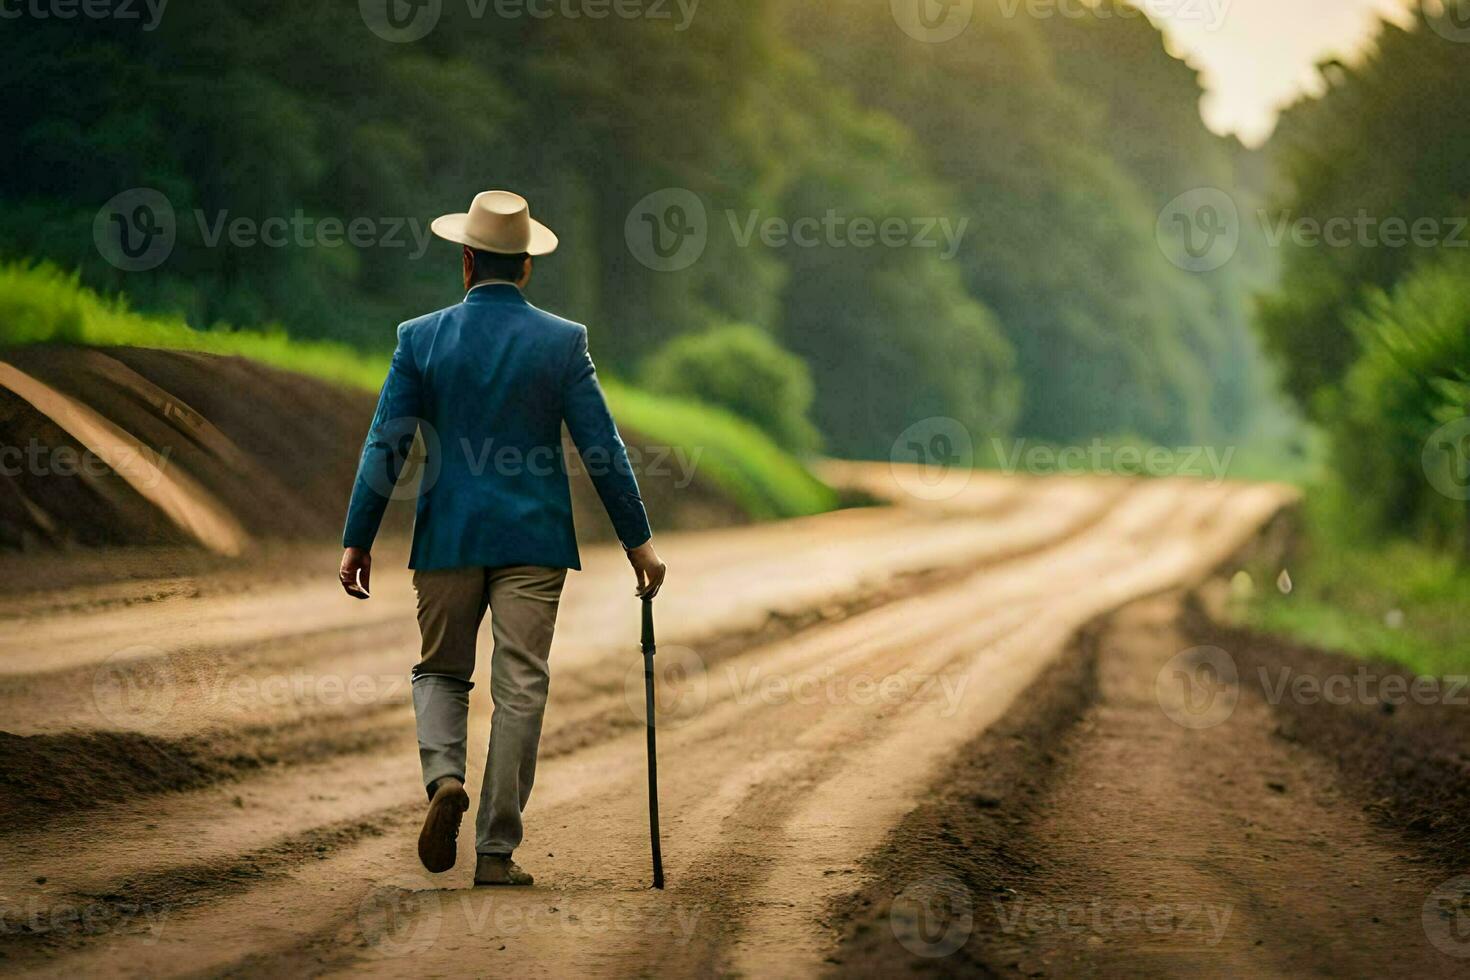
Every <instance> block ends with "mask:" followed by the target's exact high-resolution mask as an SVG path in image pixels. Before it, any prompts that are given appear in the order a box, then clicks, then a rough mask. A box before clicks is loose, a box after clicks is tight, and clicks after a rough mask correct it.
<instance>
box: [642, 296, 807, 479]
mask: <svg viewBox="0 0 1470 980" xmlns="http://www.w3.org/2000/svg"><path fill="white" fill-rule="evenodd" d="M642 381H643V387H644V388H646V389H648V390H649V391H655V392H658V393H659V394H661V395H670V396H674V397H681V398H694V399H698V400H699V401H702V402H705V403H706V404H709V405H716V406H718V407H720V408H725V409H728V410H729V411H731V412H734V413H735V414H736V415H739V416H740V417H742V418H744V419H747V420H748V421H750V422H752V423H754V424H755V425H756V426H757V427H759V428H761V429H763V430H764V431H765V433H766V434H767V435H769V436H770V437H771V438H772V439H774V440H775V441H776V442H777V443H778V444H779V445H781V446H783V447H785V448H786V449H789V450H791V451H793V452H799V453H802V452H811V451H813V450H815V449H816V448H817V446H818V444H819V443H820V436H818V434H817V430H816V428H815V427H814V426H813V425H812V424H811V422H810V421H809V420H808V418H807V412H808V411H809V410H810V409H811V405H812V379H811V373H810V372H809V371H808V370H807V366H806V364H805V362H803V361H802V360H801V359H800V358H798V357H797V356H796V355H794V354H792V353H790V352H789V351H787V350H785V349H784V348H783V347H781V345H780V344H778V343H776V341H775V340H773V339H771V337H770V335H768V334H767V333H766V332H765V331H763V330H760V329H758V328H756V327H752V326H745V325H732V326H727V327H719V328H716V329H714V330H710V331H707V332H705V333H702V334H694V335H691V336H686V337H676V338H675V339H674V340H671V341H670V342H669V343H668V344H666V345H665V346H664V347H663V348H662V349H661V350H659V351H658V352H657V353H655V354H654V355H653V356H651V357H650V358H648V360H647V361H646V362H645V363H644V365H643V377H642Z"/></svg>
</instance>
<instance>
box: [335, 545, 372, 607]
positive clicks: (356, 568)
mask: <svg viewBox="0 0 1470 980" xmlns="http://www.w3.org/2000/svg"><path fill="white" fill-rule="evenodd" d="M372 571H373V556H372V553H371V552H368V551H364V550H363V549H361V548H348V549H347V550H346V551H344V552H342V570H341V571H340V572H339V573H338V576H339V578H340V579H341V581H342V588H343V589H345V590H347V594H348V595H350V596H352V598H354V599H370V598H372V595H371V593H369V592H368V578H369V576H371V575H372Z"/></svg>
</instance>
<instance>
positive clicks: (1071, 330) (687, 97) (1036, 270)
mask: <svg viewBox="0 0 1470 980" xmlns="http://www.w3.org/2000/svg"><path fill="white" fill-rule="evenodd" d="M1108 2H1109V3H1111V2H1112V0H1108ZM370 6H371V4H363V5H359V4H357V3H332V4H318V3H300V2H287V0H253V2H251V3H240V2H238V0H193V2H191V3H189V4H178V5H170V6H169V7H168V8H167V11H166V14H165V15H164V17H163V19H162V21H161V23H160V24H158V25H157V27H156V29H154V30H147V31H145V30H141V29H140V28H139V25H138V24H137V23H132V22H114V21H89V20H86V19H73V20H66V21H62V20H57V19H49V20H37V19H22V20H19V21H7V27H6V41H7V45H6V57H5V59H3V60H0V82H3V85H4V89H5V92H6V96H7V106H6V116H7V120H6V140H5V141H4V148H3V149H0V153H4V155H5V156H4V163H5V165H4V166H3V167H0V254H4V255H5V256H8V257H11V258H17V257H20V258H24V257H41V258H48V259H51V260H54V261H57V262H59V263H62V264H63V265H65V266H66V267H68V268H73V267H74V268H77V269H79V270H80V271H81V275H82V278H83V281H84V282H86V283H87V284H89V285H92V286H95V287H98V288H101V289H104V290H106V291H109V292H126V293H127V294H128V295H129V296H130V297H131V298H132V299H133V301H134V302H135V303H136V304H138V305H140V306H142V307H144V308H146V309H150V310H161V311H170V312H172V311H177V312H179V313H181V314H182V315H183V316H184V317H185V318H186V319H187V320H188V321H189V322H190V323H192V324H195V325H199V326H210V325H213V324H217V323H237V324H268V323H279V324H281V325H282V326H283V327H284V328H285V329H286V330H287V331H289V332H290V333H291V334H292V335H296V336H303V337H309V338H326V339H333V340H340V341H345V342H348V343H351V344H354V345H357V346H359V347H361V348H364V349H368V350H374V351H381V350H383V349H385V348H386V347H387V346H388V345H389V344H390V343H391V338H392V327H393V325H394V324H395V323H396V322H397V321H399V320H402V319H405V318H407V317H409V316H411V315H415V314H418V313H420V312H423V311H424V310H426V309H431V308H434V307H437V306H442V305H445V304H447V303H449V302H453V301H454V299H455V298H456V291H455V277H456V274H457V273H456V268H457V258H456V256H455V254H454V249H453V248H452V247H451V246H448V245H445V244H443V243H439V242H430V241H427V240H424V241H422V242H421V241H419V240H417V239H416V237H415V235H414V232H418V233H420V234H422V233H423V231H424V228H423V225H424V223H426V222H427V220H428V219H429V218H431V217H432V216H434V215H436V214H438V213H441V212H443V211H446V210H451V209H458V208H460V207H462V206H463V205H464V203H465V202H467V201H468V200H469V199H470V197H471V196H472V195H473V194H474V193H475V192H476V191H478V190H481V189H483V188H485V187H487V186H502V187H510V188H514V189H517V190H519V191H521V192H523V193H525V194H526V195H527V196H528V197H530V198H531V199H532V201H533V202H534V204H535V206H536V208H537V210H538V213H539V215H540V216H541V217H542V218H543V219H544V220H546V221H547V222H548V223H549V224H551V225H552V226H553V227H554V228H556V229H557V230H558V232H559V233H560V234H561V236H562V240H563V242H564V247H563V248H562V250H561V251H560V252H558V253H557V254H556V255H555V256H552V257H549V258H547V259H545V260H543V261H542V262H540V263H539V266H538V280H537V282H536V283H535V284H534V285H533V291H534V294H535V298H536V299H537V300H538V301H539V302H541V303H542V304H543V305H545V306H547V307H549V308H552V309H555V310H557V311H558V312H562V313H564V314H566V315H568V316H571V317H574V318H576V319H579V320H583V321H585V322H587V323H589V324H590V325H591V327H592V329H593V334H594V342H593V343H594V353H595V354H596V355H597V356H598V357H599V359H600V360H601V361H602V363H603V366H604V368H606V369H609V370H610V371H611V372H612V373H614V374H619V375H623V376H629V375H632V374H633V373H634V372H635V371H636V370H637V368H638V365H639V364H640V363H641V362H642V361H643V359H644V358H645V357H646V356H648V355H649V354H650V353H651V352H653V351H655V350H657V349H658V348H660V347H662V346H663V345H664V344H666V343H667V342H668V341H670V340H671V339H673V338H675V337H677V336H680V335H683V334H693V333H699V332H702V331H704V330H707V329H709V328H711V327H712V326H716V325H718V324H721V323H728V322H742V323H751V324H755V325H757V326H758V327H759V328H761V329H763V330H765V331H767V332H768V333H769V334H770V335H771V336H772V337H773V338H776V339H777V340H778V341H779V343H780V344H781V345H782V346H784V347H786V348H787V349H789V350H791V351H793V352H795V353H796V354H797V355H798V356H800V357H801V358H802V359H803V360H805V361H806V362H807V364H808V366H809V369H810V372H811V375H812V379H813V382H814V385H815V401H814V405H813V411H812V417H813V420H814V421H815V423H816V425H817V427H818V428H819V429H820V430H821V433H822V436H823V440H824V443H825V446H826V447H827V448H828V449H829V450H831V451H834V452H837V453H840V454H850V455H869V456H878V457H884V456H887V455H888V453H889V451H890V449H891V446H892V444H893V440H894V439H895V437H896V436H897V435H898V434H899V433H900V432H901V431H903V430H904V429H905V428H906V427H908V426H909V425H911V424H913V423H914V422H917V421H919V420H921V419H923V418H925V417H927V416H934V415H944V416H951V417H954V418H956V419H959V420H960V421H961V422H962V423H963V424H964V425H965V426H967V427H968V428H969V429H970V430H971V431H972V432H973V433H974V435H975V441H976V442H977V444H979V443H982V442H983V441H985V440H986V439H988V438H990V437H994V436H1006V435H1009V434H1017V435H1025V436H1033V437H1038V438H1045V439H1049V440H1053V441H1067V440H1080V439H1086V438H1090V437H1092V436H1094V435H1104V436H1106V435H1111V434H1116V433H1136V434H1137V435H1139V436H1140V437H1142V438H1145V439H1149V440H1153V441H1158V442H1173V443H1179V442H1196V441H1202V440H1224V439H1229V438H1236V437H1239V435H1240V434H1241V433H1243V432H1245V431H1247V430H1248V429H1249V428H1250V426H1251V422H1252V413H1253V411H1254V410H1256V409H1257V408H1258V407H1259V403H1261V402H1262V401H1263V396H1262V394H1261V392H1262V390H1263V383H1262V380H1261V375H1260V372H1259V371H1258V368H1257V365H1258V358H1257V357H1256V354H1255V349H1254V347H1253V344H1252V340H1251V336H1250V334H1249V332H1248V330H1247V328H1246V324H1245V317H1244V315H1243V313H1242V309H1243V303H1242V299H1241V297H1242V295H1243V293H1244V289H1245V286H1246V285H1247V284H1248V283H1249V281H1250V276H1251V275H1252V274H1253V273H1252V268H1253V263H1254V267H1255V268H1259V265H1260V264H1259V262H1257V261H1256V259H1255V258H1253V257H1252V256H1250V255H1243V256H1241V257H1239V258H1237V260H1236V261H1235V262H1233V263H1232V264H1231V265H1228V266H1226V267H1225V268H1224V269H1221V270H1217V271H1215V272H1211V273H1206V274H1193V273H1189V272H1186V271H1183V270H1181V269H1179V268H1176V267H1175V266H1174V265H1172V264H1171V263H1170V262H1169V261H1168V260H1167V259H1166V258H1165V256H1164V253H1163V251H1162V250H1161V248H1160V245H1159V242H1157V241H1156V240H1155V219H1156V216H1157V213H1158V209H1159V207H1160V206H1161V205H1162V204H1163V203H1165V202H1168V201H1170V200H1171V199H1173V198H1175V197H1176V196H1178V195H1179V194H1181V193H1183V192H1185V191H1188V190H1190V189H1192V188H1195V187H1199V186H1202V185H1210V186H1219V187H1223V188H1226V189H1230V188H1231V187H1232V186H1233V182H1234V180H1235V177H1234V160H1235V152H1236V148H1235V147H1234V146H1233V145H1232V144H1229V143H1227V142H1226V141H1223V140H1220V139H1217V138H1215V137H1212V136H1210V135H1209V134H1208V133H1207V132H1206V131H1205V130H1204V128H1203V126H1202V124H1201V123H1200V120H1199V117H1198V113H1197V109H1196V103H1197V101H1198V98H1199V87H1198V83H1197V81H1196V79H1195V77H1194V73H1193V72H1192V71H1191V70H1190V69H1189V68H1187V67H1186V66H1184V65H1183V64H1182V63H1181V62H1179V61H1177V60H1175V59H1174V58H1172V57H1171V56H1170V55H1169V54H1167V53H1166V51H1165V48H1164V46H1163V43H1162V40H1161V38H1160V35H1159V34H1158V32H1157V31H1156V30H1155V29H1154V28H1153V27H1152V26H1151V25H1150V24H1149V23H1148V22H1147V21H1146V20H1144V19H1142V18H1140V17H1136V16H1135V17H1129V18H1108V19H1101V18H1099V19H1091V18H1082V19H1078V18H1076V17H1060V16H1055V17H1050V18H1033V17H1026V16H1019V17H1018V16H1005V14H1004V13H1003V7H1002V5H1000V4H998V3H996V2H994V0H980V2H978V3H977V4H976V10H975V14H974V22H973V23H971V24H970V25H969V27H968V29H967V30H965V31H964V33H962V34H961V35H960V36H958V37H957V38H955V39H953V40H950V41H947V42H945V43H923V42H921V41H918V40H915V39H913V38H911V37H910V36H908V35H907V34H905V33H904V31H903V30H901V29H900V28H899V26H898V24H897V23H896V21H895V18H894V15H893V13H892V5H891V4H890V2H889V0H805V2H800V3H798V2H795V0H792V2H787V3H778V2H777V0H739V2H736V0H706V2H704V3H700V4H698V5H695V6H692V7H691V5H681V4H675V3H669V4H660V5H659V8H658V9H661V10H663V11H665V12H666V13H668V14H669V15H670V16H669V17H668V18H667V19H661V18H654V17H646V16H645V17H637V18H632V19H629V18H624V17H620V16H616V15H613V16H605V17H602V18H600V19H592V18H588V17H582V18H575V19H574V18H571V17H565V16H553V17H550V18H537V17H531V16H529V15H525V14H524V13H523V15H522V16H518V17H507V16H503V15H502V14H500V13H498V10H499V9H500V8H498V7H497V5H495V4H493V3H492V4H489V5H485V4H481V3H464V2H459V0H445V2H443V3H442V4H440V5H438V6H440V7H441V8H442V15H441V16H440V18H439V20H438V22H437V25H436V26H435V29H433V30H432V31H430V32H429V33H428V34H427V36H425V37H423V38H422V39H419V40H416V41H414V42H412V43H391V42H389V41H386V40H383V39H381V38H380V37H379V36H377V35H375V34H374V33H373V32H372V31H370V30H369V29H368V27H367V26H366V25H365V22H364V20H363V18H362V16H361V15H360V13H359V8H360V7H363V8H366V7H370ZM429 6H434V5H429ZM502 6H504V5H502ZM619 6H625V5H619ZM512 7H513V9H519V10H522V11H524V10H525V9H526V8H524V7H516V6H514V5H512ZM603 7H604V9H609V8H607V5H603ZM410 9H418V8H416V7H410ZM507 9H511V8H507ZM589 9H590V8H589ZM639 9H653V5H652V4H644V5H642V7H640V8H639ZM686 13H691V14H692V16H690V17H688V18H687V19H686V16H685V14H686ZM135 187H148V188H154V189H156V190H158V191H160V192H161V193H162V194H163V195H164V196H165V197H166V198H167V200H168V202H169V203H170V205H171V206H172V208H173V210H174V212H175V214H176V215H177V229H178V230H177V235H178V242H177V245H176V247H175V248H174V250H173V252H172V253H171V254H170V255H169V257H168V258H167V261H165V262H164V263H163V264H162V265H160V266H158V267H157V268H156V269H153V270H150V271H141V272H123V271H120V270H119V269H117V268H115V267H113V266H112V265H109V264H108V263H106V262H105V261H103V259H102V258H101V257H100V255H99V253H98V251H97V249H96V248H95V247H94V245H93V223H94V219H95V218H96V216H97V214H98V209H99V207H101V206H102V205H103V204H104V202H107V201H109V200H110V199H111V198H113V197H114V195H116V194H118V193H119V192H121V191H125V190H127V189H129V188H135ZM666 188H683V189H685V190H687V191H689V192H691V193H692V194H693V195H694V196H695V197H696V198H697V199H698V201H699V202H700V205H701V206H702V207H703V209H704V211H705V219H706V220H705V222H704V224H705V228H706V231H707V242H706V244H705V247H704V250H703V253H702V255H701V256H700V257H699V258H698V260H697V261H693V262H692V264H689V265H687V267H682V268H678V269H661V268H651V267H650V265H649V264H646V263H645V262H644V261H641V260H640V257H639V256H638V255H637V254H635V252H634V250H633V249H632V248H630V245H629V238H628V235H629V234H630V233H631V232H630V231H629V229H630V228H631V229H632V230H634V231H636V229H637V225H638V223H637V220H636V218H637V216H634V220H630V211H631V210H632V209H633V208H634V206H635V205H636V204H638V202H640V201H643V200H644V199H645V198H647V197H648V195H650V194H653V193H654V192H657V191H660V190H662V189H666ZM298 215H299V216H300V217H299V219H297V217H296V216H298ZM668 216H669V212H667V210H663V211H657V210H656V211H655V212H653V213H652V217H653V218H654V220H655V221H657V220H659V219H661V218H664V217H668ZM829 216H830V221H829ZM239 218H243V219H248V221H249V222H252V223H254V224H256V225H262V224H263V223H264V222H266V221H267V219H271V218H277V219H282V218H284V219H287V220H295V224H296V226H297V227H299V228H301V229H304V230H302V231H299V232H298V231H297V230H295V229H294V228H293V230H292V231H291V232H290V234H289V241H286V242H285V244H281V245H279V246H278V245H274V244H271V245H267V244H260V243H256V244H246V245H242V244H237V243H235V242H234V241H233V239H232V235H231V233H230V231H229V228H230V225H229V222H231V221H233V220H235V219H239ZM320 219H338V220H340V221H342V222H344V223H345V222H351V221H353V220H354V219H356V220H358V221H363V220H364V219H365V220H366V226H365V227H366V229H367V233H366V239H367V244H363V245H359V244H349V245H341V244H335V245H334V244H328V243H325V242H324V241H323V239H324V238H330V237H331V236H330V235H327V234H325V233H324V232H323V230H322V226H320V225H318V224H316V222H317V221H319V220H320ZM803 219H807V220H808V221H812V220H814V221H816V222H817V223H819V224H820V223H822V222H829V223H828V224H826V225H823V230H822V231H820V232H819V233H817V234H816V235H815V237H813V236H811V235H801V234H796V233H795V232H797V231H798V225H799V223H800V222H802V221H803ZM773 220H774V221H775V222H776V223H778V224H779V225H781V226H783V227H785V228H786V230H787V231H788V232H791V233H789V234H784V235H783V234H779V233H778V234H768V233H767V232H768V231H769V230H770V227H771V222H772V221H773ZM895 220H896V221H897V222H898V223H899V224H898V225H897V226H895V227H897V228H899V229H901V230H902V234H900V235H898V238H899V239H902V244H891V243H890V244H882V243H880V244H876V245H875V244H873V243H872V242H871V238H872V237H873V236H872V234H871V233H865V232H864V231H863V230H862V228H861V225H862V223H863V222H866V223H868V224H869V225H871V226H874V227H877V228H881V227H883V226H884V224H885V222H891V221H895ZM404 221H407V225H404V224H403V222H404ZM395 228H396V229H397V230H396V231H395V230H394V229H395ZM829 229H835V230H829ZM777 231H779V229H777ZM220 236H222V237H220ZM339 237H340V236H339ZM390 239H391V240H390ZM864 240H867V241H868V243H867V244H863V242H864ZM3 329H4V325H0V330H3Z"/></svg>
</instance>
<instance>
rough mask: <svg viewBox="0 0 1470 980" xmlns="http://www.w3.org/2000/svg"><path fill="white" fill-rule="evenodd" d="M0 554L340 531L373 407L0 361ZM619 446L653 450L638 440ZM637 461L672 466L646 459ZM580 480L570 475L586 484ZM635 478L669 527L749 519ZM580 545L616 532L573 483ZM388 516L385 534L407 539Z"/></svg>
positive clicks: (65, 361) (111, 352)
mask: <svg viewBox="0 0 1470 980" xmlns="http://www.w3.org/2000/svg"><path fill="white" fill-rule="evenodd" d="M0 364H3V365H8V366H9V367H8V369H7V371H8V373H7V376H6V377H7V379H8V383H0V447H3V448H4V450H5V458H4V459H3V460H0V463H3V466H0V550H6V551H25V552H34V551H46V550H55V549H67V548H71V547H74V546H84V547H107V546H120V545H134V546H136V545H152V546H156V545H165V546H169V545H180V544H194V545H202V546H203V547H205V548H207V549H209V550H213V551H216V552H219V553H225V554H229V553H233V552H234V551H236V550H239V547H240V546H241V545H242V544H245V545H248V544H250V543H252V542H259V541H261V540H268V539H276V540H282V539H291V540H320V539H324V538H331V537H334V536H335V535H336V534H337V533H338V531H339V530H340V527H341V523H342V519H343V515H344V513H345V509H346V505H347V497H348V494H349V492H350V490H351V486H352V480H353V476H354V473H355V471H356V465H357V459H358V453H359V451H360V450H361V447H362V440H363V437H364V435H365V434H366V431H367V426H368V423H369V421H370V420H371V418H372V414H373V409H374V405H375V398H374V396H373V395H372V394H370V393H367V392H363V391H360V390H354V389H346V388H339V387H337V386H334V385H331V384H328V383H326V382H322V381H318V380H316V379H313V378H309V377H306V376H304V375H298V374H293V373H291V372H288V371H281V370H277V369H275V368H271V367H267V366H264V365H261V364H257V363H255V362H253V361H248V360H245V359H243V358H236V357H218V356H214V355H209V354H196V353H187V352H179V351H160V350H146V349H140V348H106V349H90V348H77V347H49V346H43V347H28V348H20V349H13V350H6V351H0ZM625 438H626V439H627V441H628V442H629V444H630V445H631V446H633V447H636V448H643V442H644V440H642V439H641V438H640V437H639V436H638V434H637V433H632V432H627V433H625ZM648 448H649V449H650V451H648V452H644V453H641V454H639V456H640V458H642V459H652V460H662V459H664V455H662V454H659V453H657V452H656V451H652V447H648ZM580 469H581V468H580V467H574V472H580ZM649 469H650V470H652V472H644V473H640V474H639V476H640V479H641V481H642V484H643V487H644V496H645V498H646V499H647V501H648V503H649V507H650V510H652V511H653V512H654V513H655V515H656V516H657V518H658V523H659V526H661V527H670V528H675V527H705V526H714V525H720V524H730V523H740V522H743V521H744V520H745V519H746V518H745V515H744V514H743V513H742V512H741V510H740V509H739V508H738V507H737V506H736V505H735V504H734V503H732V502H731V501H730V500H729V499H728V498H726V497H725V496H724V495H723V494H721V493H720V492H718V491H717V490H715V489H713V488H711V487H710V486H709V485H708V484H707V483H706V482H704V481H702V480H700V479H699V478H698V477H697V476H695V478H694V479H693V480H692V482H687V485H685V484H686V475H685V474H681V473H675V472H671V471H670V469H669V468H668V467H664V466H660V467H652V466H651V467H649ZM573 504H574V509H575V511H576V517H577V526H578V529H579V531H580V532H581V534H582V537H583V538H584V540H588V541H595V540H606V539H607V538H608V537H610V533H611V532H610V528H609V527H608V522H607V520H606V518H605V517H604V516H603V515H602V513H601V511H600V508H599V507H598V505H597V501H596V496H595V494H594V493H593V492H592V488H591V485H590V481H588V480H587V478H586V477H585V476H581V475H578V476H576V477H574V479H573ZM411 521H412V507H411V504H410V503H407V502H398V503H395V504H394V505H393V506H392V507H390V508H389V513H388V517H387V519H386V520H385V524H384V531H385V533H386V534H390V535H394V534H399V535H401V534H403V533H405V532H406V531H407V529H408V528H409V527H410V525H411Z"/></svg>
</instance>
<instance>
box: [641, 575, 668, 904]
mask: <svg viewBox="0 0 1470 980" xmlns="http://www.w3.org/2000/svg"><path fill="white" fill-rule="evenodd" d="M656 650H657V645H656V644H655V643H654V640H653V600H652V599H644V600H643V703H644V706H645V712H644V714H645V716H646V718H647V728H648V834H649V839H650V840H651V841H652V843H653V887H655V888H659V889H662V888H663V887H664V856H663V852H662V850H661V849H660V848H659V841H658V743H657V740H656V737H655V735H654V729H653V655H654V653H655V651H656Z"/></svg>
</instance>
